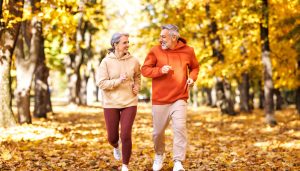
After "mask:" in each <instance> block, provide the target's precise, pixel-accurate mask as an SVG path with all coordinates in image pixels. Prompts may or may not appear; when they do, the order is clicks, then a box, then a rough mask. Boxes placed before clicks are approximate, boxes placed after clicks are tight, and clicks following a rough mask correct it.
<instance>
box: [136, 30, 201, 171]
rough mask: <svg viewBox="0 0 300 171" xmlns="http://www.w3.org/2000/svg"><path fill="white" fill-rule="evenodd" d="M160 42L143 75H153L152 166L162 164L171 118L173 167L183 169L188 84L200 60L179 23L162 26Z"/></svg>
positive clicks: (177, 170)
mask: <svg viewBox="0 0 300 171" xmlns="http://www.w3.org/2000/svg"><path fill="white" fill-rule="evenodd" d="M159 42H160V45H157V46H154V47H153V48H152V49H151V50H150V52H149V53H148V55H147V57H146V59H145V62H144V64H143V66H142V69H141V72H142V75H143V76H145V77H149V78H152V116H153V117H152V118H153V141H154V150H155V157H154V163H153V170H160V169H161V168H162V167H163V159H164V153H165V129H166V127H167V126H168V124H169V122H170V120H172V128H173V133H174V138H173V160H174V167H173V171H179V170H184V168H183V166H182V162H183V161H184V160H185V155H186V148H187V130H186V112H187V99H188V97H189V95H188V88H189V86H191V85H193V83H194V82H195V81H196V79H197V76H198V72H199V64H198V61H197V59H196V56H195V52H194V49H193V48H192V47H190V46H188V45H186V41H185V40H184V39H183V38H181V37H180V35H179V32H178V27H177V26H175V25H172V24H167V25H164V26H162V30H161V33H160V38H159Z"/></svg>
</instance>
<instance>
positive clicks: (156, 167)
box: [152, 154, 164, 171]
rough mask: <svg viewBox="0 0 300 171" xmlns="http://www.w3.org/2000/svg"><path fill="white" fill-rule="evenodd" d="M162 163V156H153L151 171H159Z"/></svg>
mask: <svg viewBox="0 0 300 171" xmlns="http://www.w3.org/2000/svg"><path fill="white" fill-rule="evenodd" d="M163 162H164V155H158V154H155V156H154V162H153V166H152V169H153V170H154V171H158V170H160V169H161V168H162V166H163Z"/></svg>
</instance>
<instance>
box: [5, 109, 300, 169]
mask: <svg viewBox="0 0 300 171" xmlns="http://www.w3.org/2000/svg"><path fill="white" fill-rule="evenodd" d="M54 112H55V114H53V115H50V116H49V118H48V119H46V120H45V119H34V120H33V124H32V125H22V126H18V127H15V128H10V129H2V128H0V170H26V171H27V170H72V171H73V170H101V171H102V170H105V171H106V170H108V171H111V170H120V165H121V162H120V161H115V160H114V159H113V156H112V148H111V147H110V145H109V144H108V143H107V140H106V130H105V123H104V117H103V113H102V109H101V108H100V107H97V106H94V107H74V106H54ZM276 117H277V119H278V122H279V124H278V125H277V126H275V127H269V126H267V125H266V124H265V123H264V117H263V113H262V111H260V110H255V111H254V112H253V113H252V114H239V115H238V116H235V117H230V116H226V115H220V114H219V112H218V111H217V109H211V108H206V107H201V108H198V109H194V110H189V112H188V123H187V126H188V133H189V148H188V152H187V160H186V161H185V162H184V167H185V168H186V169H187V170H195V171H198V170H300V119H299V116H298V115H297V114H296V112H295V109H293V108H287V109H284V110H282V111H278V112H276ZM151 132H152V121H151V110H150V105H146V104H141V105H140V106H139V109H138V114H137V116H136V120H135V123H134V126H133V154H132V158H131V163H130V169H131V170H134V171H147V170H151V166H152V158H153V156H154V152H153V143H152V135H151ZM166 135H167V139H166V150H167V153H166V160H165V162H164V168H163V171H171V170H172V166H173V162H172V159H171V158H172V157H171V156H172V153H171V151H172V131H171V129H170V127H169V128H168V129H167V131H166Z"/></svg>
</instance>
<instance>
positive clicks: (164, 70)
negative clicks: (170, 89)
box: [161, 65, 172, 74]
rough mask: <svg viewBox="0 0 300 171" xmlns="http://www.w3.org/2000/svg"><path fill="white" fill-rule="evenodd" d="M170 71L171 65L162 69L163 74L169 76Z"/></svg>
mask: <svg viewBox="0 0 300 171" xmlns="http://www.w3.org/2000/svg"><path fill="white" fill-rule="evenodd" d="M170 70H172V67H171V66H170V65H164V66H163V67H162V68H161V72H162V73H163V74H167V73H168V72H169V71H170Z"/></svg>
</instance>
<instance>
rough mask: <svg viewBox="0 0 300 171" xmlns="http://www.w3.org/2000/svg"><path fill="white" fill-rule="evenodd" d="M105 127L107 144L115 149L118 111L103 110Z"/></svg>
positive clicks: (117, 131) (117, 133) (117, 137)
mask: <svg viewBox="0 0 300 171" xmlns="http://www.w3.org/2000/svg"><path fill="white" fill-rule="evenodd" d="M104 117H105V125H106V130H107V137H108V142H109V143H110V144H111V145H112V146H113V147H115V148H117V147H118V145H119V144H118V141H119V122H120V110H119V109H114V108H104Z"/></svg>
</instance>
